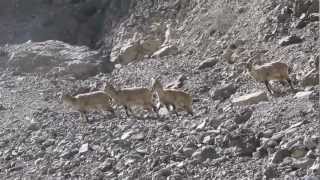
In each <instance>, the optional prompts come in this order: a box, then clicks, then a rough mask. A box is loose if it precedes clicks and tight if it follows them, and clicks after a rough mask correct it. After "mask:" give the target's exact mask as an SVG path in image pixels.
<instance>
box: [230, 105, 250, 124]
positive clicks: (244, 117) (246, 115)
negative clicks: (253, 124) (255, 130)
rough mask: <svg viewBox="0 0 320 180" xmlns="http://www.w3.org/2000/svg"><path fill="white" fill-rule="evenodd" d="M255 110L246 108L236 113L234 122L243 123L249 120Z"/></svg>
mask: <svg viewBox="0 0 320 180" xmlns="http://www.w3.org/2000/svg"><path fill="white" fill-rule="evenodd" d="M252 113H253V111H252V110H251V109H250V108H245V109H243V110H241V112H240V113H238V114H236V117H235V118H234V122H235V123H237V124H242V123H245V122H246V121H248V120H249V119H250V117H251V115H252Z"/></svg>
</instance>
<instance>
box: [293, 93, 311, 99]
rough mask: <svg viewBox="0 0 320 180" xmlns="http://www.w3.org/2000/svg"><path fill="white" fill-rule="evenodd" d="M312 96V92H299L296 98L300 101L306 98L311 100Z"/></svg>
mask: <svg viewBox="0 0 320 180" xmlns="http://www.w3.org/2000/svg"><path fill="white" fill-rule="evenodd" d="M311 94H312V91H301V92H297V93H296V95H295V96H294V97H295V98H298V99H304V98H306V99H309V97H310V95H311Z"/></svg>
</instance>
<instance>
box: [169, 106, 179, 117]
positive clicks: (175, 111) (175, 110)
mask: <svg viewBox="0 0 320 180" xmlns="http://www.w3.org/2000/svg"><path fill="white" fill-rule="evenodd" d="M171 105H172V110H173V112H174V113H175V114H176V116H179V114H178V112H177V109H176V106H175V105H174V104H171Z"/></svg>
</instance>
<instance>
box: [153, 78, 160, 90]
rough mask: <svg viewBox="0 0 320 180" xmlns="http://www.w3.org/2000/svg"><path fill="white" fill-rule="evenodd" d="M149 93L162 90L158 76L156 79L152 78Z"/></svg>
mask: <svg viewBox="0 0 320 180" xmlns="http://www.w3.org/2000/svg"><path fill="white" fill-rule="evenodd" d="M151 82H152V83H151V91H155V90H156V89H162V84H161V82H160V76H157V77H156V78H152V80H151Z"/></svg>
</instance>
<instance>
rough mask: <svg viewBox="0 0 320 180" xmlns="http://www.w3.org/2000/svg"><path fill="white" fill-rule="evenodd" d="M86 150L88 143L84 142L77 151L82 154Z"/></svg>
mask: <svg viewBox="0 0 320 180" xmlns="http://www.w3.org/2000/svg"><path fill="white" fill-rule="evenodd" d="M88 150H89V144H88V143H85V144H82V146H81V147H80V149H79V153H80V154H82V153H85V152H87V151H88Z"/></svg>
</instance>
